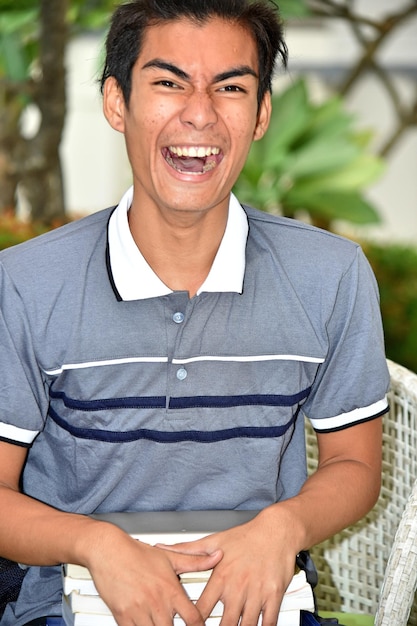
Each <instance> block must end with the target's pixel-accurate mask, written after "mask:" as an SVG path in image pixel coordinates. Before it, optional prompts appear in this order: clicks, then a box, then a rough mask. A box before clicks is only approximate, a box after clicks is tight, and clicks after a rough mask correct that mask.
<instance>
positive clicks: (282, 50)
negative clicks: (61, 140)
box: [100, 0, 288, 106]
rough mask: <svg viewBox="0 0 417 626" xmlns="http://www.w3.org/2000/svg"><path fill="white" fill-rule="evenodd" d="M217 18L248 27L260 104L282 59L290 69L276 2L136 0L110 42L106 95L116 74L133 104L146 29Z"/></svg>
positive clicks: (122, 12)
mask: <svg viewBox="0 0 417 626" xmlns="http://www.w3.org/2000/svg"><path fill="white" fill-rule="evenodd" d="M213 17H219V18H222V19H224V20H228V21H230V22H232V23H233V22H235V23H237V24H239V25H240V26H242V27H243V28H246V29H247V30H248V32H249V33H250V34H251V35H252V37H253V38H254V41H255V42H256V45H257V49H258V63H259V87H258V105H259V104H260V103H261V101H262V98H263V96H264V95H265V93H266V92H267V91H268V90H269V91H271V88H272V78H273V75H274V70H275V67H276V62H277V59H278V58H279V59H280V61H281V63H282V65H283V66H284V67H286V66H287V59H288V50H287V46H286V43H285V41H284V36H283V26H282V21H281V18H280V14H279V10H278V7H277V5H276V4H275V2H274V1H273V0H130V2H126V3H124V4H121V5H120V6H119V7H118V8H117V9H116V10H115V12H114V14H113V17H112V20H111V24H110V29H109V32H108V35H107V39H106V58H105V64H104V69H103V73H102V75H101V78H100V86H101V91H103V87H104V83H105V81H106V79H107V78H108V77H109V76H113V77H114V78H115V79H116V80H117V82H118V84H119V87H120V89H121V90H122V93H123V97H124V100H125V102H126V104H127V106H128V105H129V99H130V93H131V88H132V69H133V66H134V64H135V63H136V60H137V58H138V56H139V54H140V51H141V46H142V42H143V38H144V34H145V31H146V29H147V28H148V27H149V26H154V25H157V24H160V23H162V22H168V21H174V20H178V19H180V18H188V19H190V20H195V21H196V22H197V23H204V22H206V21H208V20H209V19H211V18H213Z"/></svg>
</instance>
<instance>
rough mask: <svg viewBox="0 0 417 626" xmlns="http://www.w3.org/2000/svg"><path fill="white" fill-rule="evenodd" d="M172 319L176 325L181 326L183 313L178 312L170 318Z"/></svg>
mask: <svg viewBox="0 0 417 626" xmlns="http://www.w3.org/2000/svg"><path fill="white" fill-rule="evenodd" d="M172 319H173V320H174V322H175V323H176V324H181V323H182V322H183V321H184V313H180V312H179V311H178V312H177V313H174V315H173V316H172Z"/></svg>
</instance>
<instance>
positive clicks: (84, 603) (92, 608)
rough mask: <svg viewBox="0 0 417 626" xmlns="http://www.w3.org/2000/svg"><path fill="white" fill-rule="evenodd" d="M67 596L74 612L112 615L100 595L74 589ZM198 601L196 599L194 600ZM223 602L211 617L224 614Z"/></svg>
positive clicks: (219, 603) (66, 599) (216, 607)
mask: <svg viewBox="0 0 417 626" xmlns="http://www.w3.org/2000/svg"><path fill="white" fill-rule="evenodd" d="M64 597H65V602H67V604H68V605H69V607H70V609H71V611H72V612H73V613H93V614H96V615H111V614H112V613H111V611H110V609H109V607H108V606H107V604H106V603H105V602H104V600H102V599H101V598H100V596H87V595H84V594H82V593H79V592H78V591H72V592H71V593H70V594H69V595H68V596H64ZM194 602H196V600H194ZM223 609H224V606H223V603H222V602H217V604H216V605H215V606H214V607H213V610H212V612H211V614H210V617H221V616H222V615H223Z"/></svg>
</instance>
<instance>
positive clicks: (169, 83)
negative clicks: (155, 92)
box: [154, 79, 181, 89]
mask: <svg viewBox="0 0 417 626" xmlns="http://www.w3.org/2000/svg"><path fill="white" fill-rule="evenodd" d="M154 84H155V85H160V86H161V87H167V88H168V89H181V87H180V85H178V84H177V83H175V82H174V81H173V80H168V79H163V80H158V81H155V83H154Z"/></svg>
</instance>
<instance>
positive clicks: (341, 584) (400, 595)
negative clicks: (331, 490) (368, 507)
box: [306, 361, 417, 626]
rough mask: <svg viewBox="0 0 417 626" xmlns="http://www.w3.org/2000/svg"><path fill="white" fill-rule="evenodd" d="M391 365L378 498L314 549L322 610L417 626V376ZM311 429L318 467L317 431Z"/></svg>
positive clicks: (311, 454)
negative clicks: (363, 514) (354, 520)
mask: <svg viewBox="0 0 417 626" xmlns="http://www.w3.org/2000/svg"><path fill="white" fill-rule="evenodd" d="M388 366H389V369H390V374H391V387H390V391H389V395H388V397H389V402H390V412H389V414H387V416H385V419H384V434H383V484H382V488H381V494H380V497H379V500H378V502H377V504H376V506H375V507H374V509H373V510H372V511H371V512H370V513H369V514H368V515H367V516H366V518H365V519H363V520H361V521H360V522H358V523H357V524H355V525H354V526H352V527H350V528H348V529H346V530H344V531H342V532H341V533H339V534H337V535H336V536H334V537H333V538H331V539H329V540H328V541H325V542H323V543H322V544H320V545H319V546H316V547H315V548H313V550H312V551H311V553H312V556H313V558H314V561H315V563H316V566H317V569H318V571H319V584H318V586H317V589H316V595H317V604H318V608H319V611H320V612H326V611H328V612H333V613H335V612H342V613H344V614H362V615H371V616H375V615H376V618H375V626H406V624H409V625H410V626H417V603H416V602H415V600H414V595H415V590H416V584H417V482H416V478H417V374H414V373H412V372H410V371H409V370H407V369H406V368H404V367H402V366H400V365H398V364H396V363H393V362H392V361H388ZM306 429H307V435H306V438H307V454H308V466H309V471H313V470H314V468H315V466H316V463H317V461H316V458H317V455H316V444H315V436H314V433H313V432H312V429H311V427H310V426H309V425H307V426H306ZM394 537H395V538H394ZM407 620H408V621H407ZM341 621H342V620H341ZM343 621H345V620H343ZM346 623H349V620H348V618H347V617H346Z"/></svg>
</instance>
